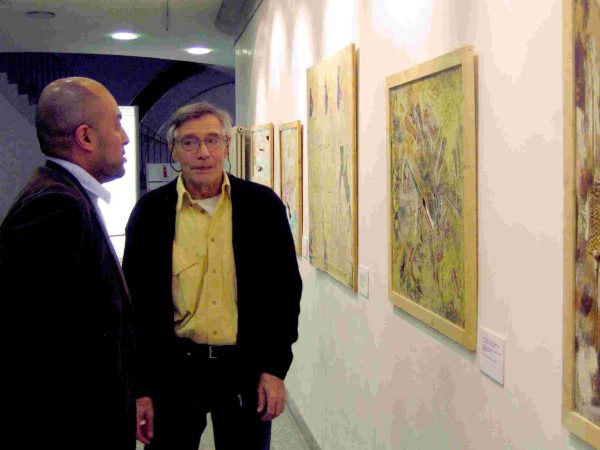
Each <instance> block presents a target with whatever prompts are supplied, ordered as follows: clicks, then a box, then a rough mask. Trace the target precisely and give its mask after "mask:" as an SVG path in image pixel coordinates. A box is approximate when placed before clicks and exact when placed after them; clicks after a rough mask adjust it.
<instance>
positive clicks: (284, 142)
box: [278, 120, 302, 256]
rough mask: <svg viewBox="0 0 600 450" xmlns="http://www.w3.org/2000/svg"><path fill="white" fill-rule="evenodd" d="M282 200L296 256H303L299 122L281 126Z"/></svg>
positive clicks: (300, 127) (300, 136)
mask: <svg viewBox="0 0 600 450" xmlns="http://www.w3.org/2000/svg"><path fill="white" fill-rule="evenodd" d="M278 130H279V131H278V132H279V162H280V165H281V167H280V169H281V171H280V174H281V176H280V180H281V185H280V190H279V192H280V193H281V200H282V201H283V204H284V205H285V210H286V213H287V218H288V221H289V222H290V228H291V230H292V236H294V244H295V245H296V254H297V255H298V256H301V255H302V124H301V123H300V121H299V120H296V121H294V122H288V123H284V124H282V125H279V127H278Z"/></svg>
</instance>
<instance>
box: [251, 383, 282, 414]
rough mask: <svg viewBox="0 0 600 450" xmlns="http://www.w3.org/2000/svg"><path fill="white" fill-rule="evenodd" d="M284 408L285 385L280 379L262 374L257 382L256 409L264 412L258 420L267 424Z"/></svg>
mask: <svg viewBox="0 0 600 450" xmlns="http://www.w3.org/2000/svg"><path fill="white" fill-rule="evenodd" d="M284 408H285V385H284V384H283V380H282V379H281V378H278V377H276V376H275V375H271V374H268V373H263V374H262V375H261V376H260V381H259V382H258V409H257V410H256V411H257V412H259V413H260V412H262V411H264V414H263V416H262V417H261V419H260V420H262V421H263V422H268V421H269V420H273V419H275V418H276V417H277V416H279V415H280V414H281V413H282V412H283V410H284Z"/></svg>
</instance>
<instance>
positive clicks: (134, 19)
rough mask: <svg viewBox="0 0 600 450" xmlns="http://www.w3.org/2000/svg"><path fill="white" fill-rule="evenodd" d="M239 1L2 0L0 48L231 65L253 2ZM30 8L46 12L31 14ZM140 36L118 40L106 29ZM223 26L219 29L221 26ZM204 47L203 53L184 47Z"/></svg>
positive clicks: (251, 10) (13, 50)
mask: <svg viewBox="0 0 600 450" xmlns="http://www.w3.org/2000/svg"><path fill="white" fill-rule="evenodd" d="M259 3H260V2H257V1H248V0H246V1H243V0H0V52H22V51H33V52H59V53H61V52H64V53H98V54H113V55H129V56H145V57H154V58H164V59H176V60H184V61H193V62H197V63H203V64H215V65H219V66H224V67H229V68H233V67H234V42H235V39H236V38H237V36H238V35H239V33H240V32H241V30H242V29H243V27H244V26H245V25H246V23H247V22H248V20H249V18H250V17H251V15H252V13H253V12H254V10H255V9H256V7H257V4H259ZM28 11H50V12H53V13H54V14H55V17H53V18H50V19H48V18H46V19H42V18H34V17H29V16H27V15H26V13H27V12H28ZM122 30H127V31H133V32H136V33H141V35H142V36H141V37H140V38H138V39H136V40H133V41H116V40H114V39H112V38H111V37H110V36H109V34H110V33H112V32H115V31H122ZM221 30H223V31H221ZM193 46H203V47H209V48H211V49H213V51H212V52H211V53H209V54H207V55H198V56H194V55H190V54H189V53H187V52H185V51H184V49H185V48H188V47H193Z"/></svg>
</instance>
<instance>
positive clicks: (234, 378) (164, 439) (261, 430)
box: [145, 339, 271, 450]
mask: <svg viewBox="0 0 600 450" xmlns="http://www.w3.org/2000/svg"><path fill="white" fill-rule="evenodd" d="M166 372H168V375H167V376H166V379H165V380H164V382H163V383H162V386H161V389H160V392H159V394H158V395H157V397H156V398H154V399H153V402H154V412H155V417H154V438H153V439H152V442H151V444H150V445H147V446H146V447H145V448H146V450H198V447H199V446H200V437H201V436H202V432H203V431H204V429H205V428H206V414H207V413H209V412H210V413H211V418H212V422H213V431H214V437H215V446H216V449H217V450H242V449H243V450H268V449H269V448H270V441H271V422H262V421H261V420H260V415H259V414H258V413H257V412H256V408H257V402H258V393H257V387H258V379H257V378H256V376H254V375H251V374H249V373H246V372H245V370H244V369H243V367H241V365H240V362H239V358H238V356H237V353H236V350H235V347H229V346H228V347H213V348H212V349H211V348H209V347H208V346H205V345H199V344H195V343H193V342H192V341H190V340H188V339H178V342H177V344H176V345H175V348H174V351H173V358H172V364H171V367H170V368H169V369H168V370H167V371H166Z"/></svg>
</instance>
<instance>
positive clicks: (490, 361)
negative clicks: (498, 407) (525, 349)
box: [479, 328, 506, 385]
mask: <svg viewBox="0 0 600 450" xmlns="http://www.w3.org/2000/svg"><path fill="white" fill-rule="evenodd" d="M479 336H480V345H479V348H480V351H479V369H480V370H481V371H482V372H483V373H484V374H486V375H487V376H488V377H490V378H491V379H492V380H494V381H495V382H497V383H498V384H501V385H504V343H505V341H506V338H503V337H501V336H498V335H497V334H495V333H492V332H491V331H489V330H486V329H485V328H481V329H480V330H479Z"/></svg>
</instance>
